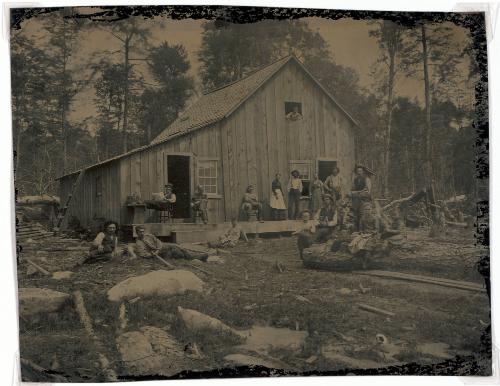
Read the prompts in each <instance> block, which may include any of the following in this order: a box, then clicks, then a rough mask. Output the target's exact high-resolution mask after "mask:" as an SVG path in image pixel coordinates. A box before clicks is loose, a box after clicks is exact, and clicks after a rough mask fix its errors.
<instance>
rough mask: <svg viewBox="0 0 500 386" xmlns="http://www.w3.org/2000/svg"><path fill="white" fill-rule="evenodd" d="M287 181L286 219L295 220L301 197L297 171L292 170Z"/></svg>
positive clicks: (300, 182) (300, 184) (297, 215)
mask: <svg viewBox="0 0 500 386" xmlns="http://www.w3.org/2000/svg"><path fill="white" fill-rule="evenodd" d="M290 174H291V177H290V180H289V181H288V219H289V220H297V218H298V217H299V210H300V196H301V195H302V189H303V186H302V180H301V179H300V173H299V171H298V170H292V172H291V173H290Z"/></svg>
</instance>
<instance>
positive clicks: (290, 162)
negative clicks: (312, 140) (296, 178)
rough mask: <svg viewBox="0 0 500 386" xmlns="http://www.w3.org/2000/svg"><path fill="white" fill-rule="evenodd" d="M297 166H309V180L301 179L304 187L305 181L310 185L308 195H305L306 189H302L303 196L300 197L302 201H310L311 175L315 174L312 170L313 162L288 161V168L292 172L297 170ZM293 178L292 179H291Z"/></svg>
mask: <svg viewBox="0 0 500 386" xmlns="http://www.w3.org/2000/svg"><path fill="white" fill-rule="evenodd" d="M295 165H307V167H308V169H309V170H308V172H309V178H308V179H305V178H301V180H302V185H304V181H305V182H307V183H308V185H307V186H308V192H307V194H304V189H302V192H301V195H300V198H301V199H308V198H310V197H311V175H312V173H313V170H312V166H313V165H312V160H289V161H288V167H289V168H290V172H291V171H292V170H294V169H297V168H296V166H295ZM289 178H291V177H289Z"/></svg>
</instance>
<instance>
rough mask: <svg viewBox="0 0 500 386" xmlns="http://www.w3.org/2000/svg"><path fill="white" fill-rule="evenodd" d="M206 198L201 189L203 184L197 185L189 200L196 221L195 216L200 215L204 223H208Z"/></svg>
mask: <svg viewBox="0 0 500 386" xmlns="http://www.w3.org/2000/svg"><path fill="white" fill-rule="evenodd" d="M207 206H208V199H207V195H206V194H205V192H204V191H203V186H201V185H198V186H197V187H196V191H195V193H194V195H193V198H192V200H191V208H192V210H193V217H194V220H195V222H196V216H200V217H201V220H202V221H203V223H204V224H207V223H208V211H207Z"/></svg>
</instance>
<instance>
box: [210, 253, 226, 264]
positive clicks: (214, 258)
mask: <svg viewBox="0 0 500 386" xmlns="http://www.w3.org/2000/svg"><path fill="white" fill-rule="evenodd" d="M207 263H217V264H222V263H224V259H223V258H221V257H219V256H215V255H212V256H208V258H207Z"/></svg>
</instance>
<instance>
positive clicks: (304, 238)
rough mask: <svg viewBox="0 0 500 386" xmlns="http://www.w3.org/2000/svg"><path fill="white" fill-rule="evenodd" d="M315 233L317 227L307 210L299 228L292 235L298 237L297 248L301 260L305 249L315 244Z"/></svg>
mask: <svg viewBox="0 0 500 386" xmlns="http://www.w3.org/2000/svg"><path fill="white" fill-rule="evenodd" d="M315 233H316V226H315V225H314V223H313V222H312V221H311V214H310V213H309V211H307V210H305V211H303V212H302V221H301V222H300V223H299V225H298V226H297V229H296V230H295V232H293V233H292V235H294V236H297V248H298V250H299V255H300V258H301V259H302V257H303V252H304V249H306V248H309V247H310V246H311V245H312V244H313V239H314V234H315Z"/></svg>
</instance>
